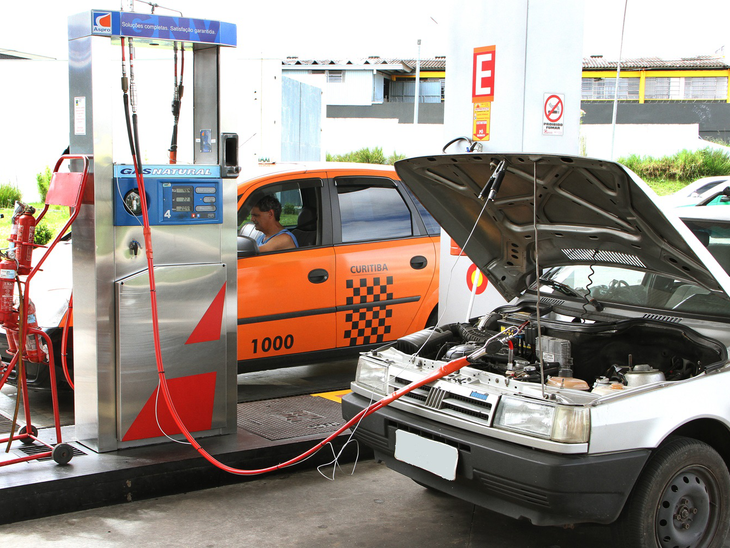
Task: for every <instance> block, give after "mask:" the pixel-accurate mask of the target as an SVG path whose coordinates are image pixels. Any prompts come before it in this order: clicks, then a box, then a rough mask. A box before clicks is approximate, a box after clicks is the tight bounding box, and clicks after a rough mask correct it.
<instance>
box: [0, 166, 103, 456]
mask: <svg viewBox="0 0 730 548" xmlns="http://www.w3.org/2000/svg"><path fill="white" fill-rule="evenodd" d="M70 161H76V162H78V163H79V164H80V165H81V166H82V169H81V170H80V171H78V170H76V171H73V172H71V171H59V168H60V167H61V165H62V164H64V163H65V162H70ZM89 162H90V157H89V156H85V155H74V154H66V155H64V156H61V158H60V159H59V160H58V162H57V163H56V167H55V168H54V170H53V175H52V177H51V182H50V185H49V188H48V193H47V194H46V201H45V206H44V208H43V210H42V211H41V212H40V214H39V215H38V217H37V218H34V217H33V214H32V212H31V211H24V212H22V213H21V214H20V215H19V217H18V218H17V219H14V220H13V221H14V225H13V231H12V234H11V237H10V250H11V251H12V253H8V254H7V255H5V256H4V257H3V259H2V261H0V324H1V325H2V326H3V327H4V328H5V332H6V335H7V339H8V350H9V351H12V352H13V356H12V358H11V360H10V362H9V363H7V362H4V361H3V362H0V388H2V387H3V386H4V385H5V382H7V380H8V378H9V376H10V374H11V372H12V371H13V370H14V369H15V368H17V371H18V372H17V375H16V379H17V387H18V395H17V397H18V398H22V401H23V410H24V412H25V426H24V427H22V428H21V429H20V430H19V431H18V433H17V434H16V433H15V422H16V419H17V411H16V416H15V417H14V418H13V425H12V428H11V433H10V436H9V437H7V438H2V439H0V444H3V443H7V446H6V449H5V451H6V452H7V451H9V450H10V446H11V444H12V443H13V442H14V441H20V442H21V443H23V444H25V445H31V444H33V443H35V442H38V443H40V444H42V445H43V446H45V447H47V448H48V451H44V452H40V453H37V454H34V455H30V456H26V457H20V458H17V459H10V460H5V461H2V462H0V466H5V465H8V464H14V463H17V462H24V461H28V460H34V459H42V458H48V457H52V458H53V460H54V461H56V462H57V463H58V464H67V463H68V462H69V461H70V460H71V457H72V456H73V451H72V448H71V446H70V445H68V444H66V443H63V440H62V437H61V424H60V418H59V413H58V389H57V386H56V368H55V364H54V359H53V346H52V343H51V339H50V337H49V336H48V335H47V334H46V333H45V332H43V331H42V330H40V329H39V328H38V326H37V324H36V323H35V308H34V306H33V303H32V302H31V299H30V285H31V283H30V282H31V280H32V279H33V276H35V274H36V272H38V271H39V270H41V267H42V266H43V263H44V262H45V260H46V258H47V257H48V255H49V254H50V253H51V252H52V251H53V248H54V247H55V246H56V244H57V243H58V242H59V241H60V240H61V238H62V237H63V235H64V234H65V233H66V231H67V230H68V229H69V227H70V226H71V224H73V222H74V220H75V219H76V217H77V215H78V214H79V208H80V205H81V201H82V200H83V196H84V190H85V188H86V182H87V179H88V176H89ZM74 167H75V166H74ZM50 205H60V206H68V207H69V208H71V211H70V216H69V219H68V221H67V222H66V224H65V225H64V227H63V229H62V230H61V231H59V233H58V234H57V235H56V237H55V238H54V240H53V242H52V243H51V244H50V246H48V249H47V251H46V253H45V254H44V255H43V257H41V259H40V260H39V261H38V263H37V264H36V265H35V266H33V267H32V266H31V254H32V251H33V249H34V247H38V246H37V245H35V244H34V243H33V238H34V234H35V226H36V225H37V224H38V223H39V222H40V221H41V219H43V216H44V215H45V214H46V211H48V207H49V206H50ZM16 221H17V226H15V222H16ZM20 276H25V280H24V281H23V280H21V278H20ZM15 284H17V286H18V295H19V302H18V308H17V309H16V308H14V306H13V293H14V285H15ZM41 340H44V341H45V343H46V345H47V347H48V352H47V353H45V352H43V351H42V349H41V344H40V343H41ZM25 361H32V362H36V363H47V364H48V367H49V375H50V381H51V399H52V402H53V419H54V422H55V428H56V444H55V445H51V444H49V443H47V442H44V441H42V440H40V439H39V438H38V437H37V436H38V430H37V428H36V427H35V426H33V425H32V422H31V414H30V405H29V400H28V383H27V380H26V375H25V368H24V367H23V364H24V362H25ZM16 410H17V406H16Z"/></svg>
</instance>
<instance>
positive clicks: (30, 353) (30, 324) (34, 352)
mask: <svg viewBox="0 0 730 548" xmlns="http://www.w3.org/2000/svg"><path fill="white" fill-rule="evenodd" d="M26 325H27V331H28V333H27V334H26V337H25V358H26V359H27V360H28V361H29V362H33V363H43V362H44V361H45V359H46V352H45V345H43V341H42V339H41V336H40V335H34V334H32V333H30V330H31V329H38V320H37V319H36V316H35V305H34V304H33V301H31V300H30V299H28V321H27V322H26Z"/></svg>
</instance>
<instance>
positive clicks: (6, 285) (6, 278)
mask: <svg viewBox="0 0 730 548" xmlns="http://www.w3.org/2000/svg"><path fill="white" fill-rule="evenodd" d="M17 275H18V267H17V266H16V264H15V261H14V260H12V259H10V258H8V257H7V256H4V257H3V260H2V261H0V324H2V325H7V324H9V323H12V320H13V318H14V314H15V311H14V310H13V292H14V290H15V279H16V278H17ZM16 323H17V322H16Z"/></svg>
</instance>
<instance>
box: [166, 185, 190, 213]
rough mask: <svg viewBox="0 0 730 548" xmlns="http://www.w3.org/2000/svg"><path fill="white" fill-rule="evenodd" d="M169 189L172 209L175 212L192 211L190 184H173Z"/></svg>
mask: <svg viewBox="0 0 730 548" xmlns="http://www.w3.org/2000/svg"><path fill="white" fill-rule="evenodd" d="M171 190H172V210H173V211H174V212H175V213H190V212H191V211H193V187H192V185H190V186H188V185H184V186H183V185H174V186H173V187H172V189H171Z"/></svg>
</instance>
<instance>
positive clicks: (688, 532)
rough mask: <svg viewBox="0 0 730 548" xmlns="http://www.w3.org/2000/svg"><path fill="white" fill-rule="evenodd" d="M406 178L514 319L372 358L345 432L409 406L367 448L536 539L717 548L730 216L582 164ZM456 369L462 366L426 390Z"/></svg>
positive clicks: (373, 428)
mask: <svg viewBox="0 0 730 548" xmlns="http://www.w3.org/2000/svg"><path fill="white" fill-rule="evenodd" d="M396 170H397V172H398V174H399V176H400V177H401V180H403V181H404V182H405V183H406V184H407V185H408V186H409V188H410V189H411V190H412V191H413V193H414V194H415V195H416V196H417V197H418V199H419V201H420V202H421V203H422V204H423V205H424V206H425V207H426V208H427V209H428V210H429V212H430V213H431V214H432V215H433V216H434V218H435V219H436V220H437V221H438V222H439V224H440V225H441V226H442V227H443V228H444V229H445V231H446V232H448V233H449V235H450V236H451V237H452V238H453V239H454V240H455V241H456V243H458V244H459V245H460V246H461V248H462V249H463V250H464V252H465V253H466V254H467V255H468V256H469V258H470V259H471V260H472V261H473V262H474V263H475V264H476V265H477V267H479V268H480V270H481V271H482V273H483V274H484V275H485V276H486V277H487V278H488V280H489V283H491V284H492V285H493V286H494V287H495V288H497V289H498V290H499V292H500V293H501V294H502V296H504V298H505V299H506V300H507V301H508V304H506V305H503V306H500V307H498V308H496V309H495V310H493V311H490V312H489V313H487V314H484V315H481V316H478V317H475V318H473V319H472V320H471V321H468V322H457V323H450V324H446V325H438V326H437V327H434V328H429V329H425V330H422V331H419V332H416V333H413V334H411V335H408V336H405V337H401V338H400V339H398V340H397V341H395V342H394V343H390V344H387V345H384V346H382V347H381V348H379V349H376V350H372V351H369V352H367V353H364V354H362V355H361V357H360V359H359V363H358V370H357V374H356V378H355V380H354V382H353V383H352V393H350V394H348V395H346V396H345V397H344V398H343V415H344V416H345V418H351V417H353V416H355V415H356V414H357V413H358V412H359V411H361V410H363V409H365V408H367V407H368V406H369V405H370V404H371V403H372V402H377V401H378V400H381V398H384V397H387V396H389V395H392V394H393V393H394V392H395V391H397V390H403V392H405V393H403V394H402V395H401V396H400V397H398V398H397V399H395V400H394V401H392V403H390V404H389V405H387V406H383V407H380V408H379V409H378V410H377V411H375V412H374V413H372V414H370V415H368V416H366V417H365V418H363V419H362V420H361V422H360V423H359V424H358V426H357V427H356V428H355V430H354V436H355V438H356V439H358V440H360V441H361V442H362V443H364V444H366V445H368V446H370V447H372V448H373V449H374V452H375V456H376V458H377V459H380V460H383V461H385V462H386V464H387V465H388V466H389V467H391V468H393V469H394V470H396V471H398V472H400V473H402V474H405V475H407V476H409V477H411V478H412V479H414V480H415V481H416V482H418V483H420V484H422V485H424V486H427V487H429V488H433V489H437V490H440V491H444V492H446V493H450V494H452V495H454V496H456V497H459V498H462V499H464V500H467V501H470V502H472V503H475V504H478V505H481V506H483V507H486V508H488V509H490V510H493V511H496V512H499V513H502V514H505V515H508V516H511V517H513V518H519V519H527V520H529V521H530V522H532V523H533V524H536V525H568V524H576V523H584V522H593V523H602V524H610V523H616V526H615V527H612V530H613V531H616V534H617V535H618V537H619V538H620V539H621V540H620V541H619V542H620V545H621V546H720V545H721V544H722V542H723V540H724V539H725V537H726V535H727V533H728V528H729V527H730V499H729V497H730V475H729V474H728V466H727V463H728V462H729V461H730V400H729V399H728V397H727V393H728V390H730V368H729V367H728V345H730V297H728V294H729V291H730V277H728V274H727V272H726V271H725V269H724V268H723V266H722V262H721V258H722V257H723V256H724V254H725V251H726V250H728V251H729V252H730V238H729V237H728V236H729V235H730V230H729V229H730V217H728V216H727V215H725V214H724V213H721V212H719V213H718V214H717V216H718V217H719V218H716V219H713V218H706V219H694V220H691V219H688V220H687V223H686V224H685V222H683V221H682V220H681V219H680V218H679V217H677V215H676V213H675V212H674V211H663V210H662V207H661V206H660V205H659V204H660V202H659V200H658V198H657V196H656V195H655V194H654V193H653V191H651V190H650V189H649V188H648V186H647V185H646V184H645V183H644V182H643V181H641V179H640V178H639V177H638V176H636V175H635V174H634V173H633V172H631V171H630V170H628V169H627V168H626V167H624V166H622V165H620V164H617V163H614V162H609V161H604V160H597V159H589V158H583V157H570V156H558V155H549V154H524V153H518V154H499V153H477V154H474V153H472V154H463V155H439V156H427V157H421V158H411V159H407V160H403V161H400V162H398V163H397V164H396ZM686 209H687V210H693V209H696V208H686ZM711 209H714V210H724V209H725V208H711ZM722 215H725V219H723V218H722ZM728 256H730V253H728ZM446 364H458V366H459V368H458V369H456V370H454V371H453V372H451V373H449V374H447V375H446V376H444V377H442V378H440V379H438V380H435V381H433V382H429V383H427V384H423V385H422V386H418V385H419V384H421V383H422V382H423V380H424V379H425V378H427V377H428V376H429V375H432V374H433V373H434V372H435V371H438V370H440V369H441V368H445V369H442V370H444V371H445V370H447V369H449V368H448V367H445V365H446ZM451 369H454V368H453V367H452V368H451ZM419 381H420V382H419ZM409 385H413V386H417V387H416V388H414V389H412V390H410V391H408V392H406V390H408V389H406V388H405V387H408V386H409Z"/></svg>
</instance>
